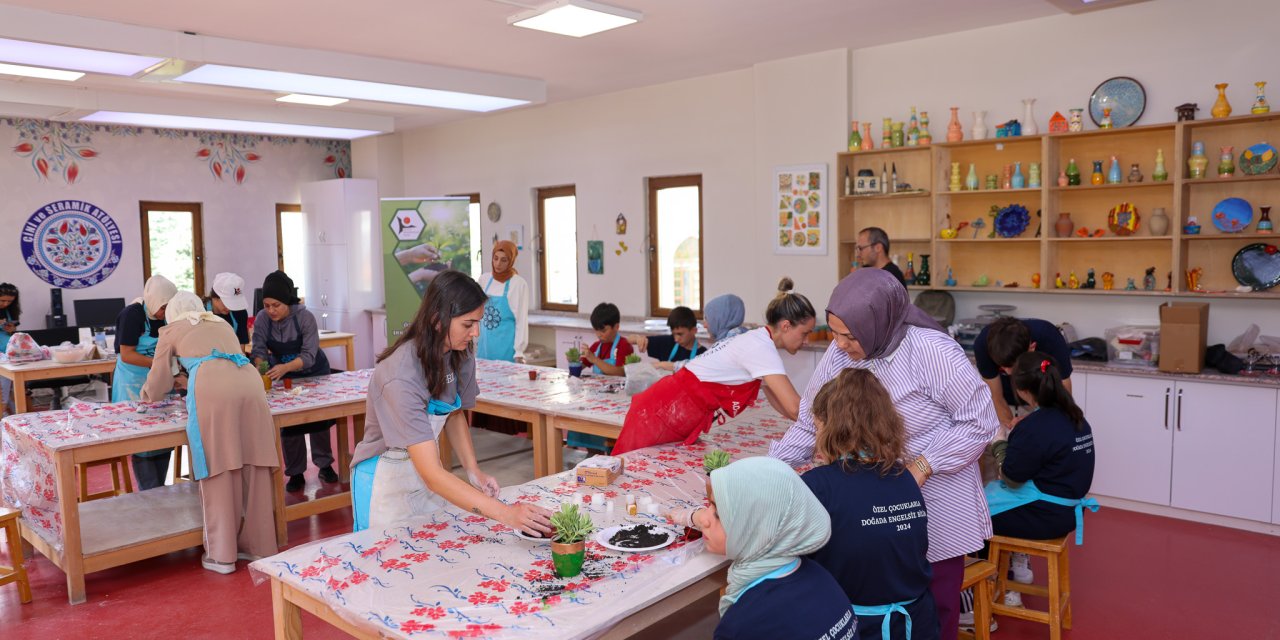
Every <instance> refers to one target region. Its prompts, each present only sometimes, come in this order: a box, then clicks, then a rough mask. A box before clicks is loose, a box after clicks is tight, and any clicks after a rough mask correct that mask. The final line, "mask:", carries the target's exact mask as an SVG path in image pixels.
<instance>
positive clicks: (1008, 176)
mask: <svg viewBox="0 0 1280 640" xmlns="http://www.w3.org/2000/svg"><path fill="white" fill-rule="evenodd" d="M1000 188H1001V189H1012V188H1013V165H1009V164H1006V165H1005V166H1004V180H1002V181H1001V182H1000Z"/></svg>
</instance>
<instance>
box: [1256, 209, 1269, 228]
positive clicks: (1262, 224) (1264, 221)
mask: <svg viewBox="0 0 1280 640" xmlns="http://www.w3.org/2000/svg"><path fill="white" fill-rule="evenodd" d="M1258 208H1259V209H1261V210H1262V214H1261V217H1259V218H1258V233H1261V234H1270V233H1271V232H1272V228H1271V207H1258Z"/></svg>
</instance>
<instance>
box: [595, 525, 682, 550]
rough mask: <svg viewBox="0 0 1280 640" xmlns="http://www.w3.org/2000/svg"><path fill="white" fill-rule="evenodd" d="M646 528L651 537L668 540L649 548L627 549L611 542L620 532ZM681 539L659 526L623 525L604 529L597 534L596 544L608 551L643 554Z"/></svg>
mask: <svg viewBox="0 0 1280 640" xmlns="http://www.w3.org/2000/svg"><path fill="white" fill-rule="evenodd" d="M644 527H647V528H648V533H649V534H650V535H651V536H652V535H655V534H656V535H657V536H666V539H665V540H663V541H662V542H658V543H656V544H650V545H648V546H642V547H626V546H621V545H619V544H614V543H611V542H609V540H611V539H613V537H614V536H615V535H616V534H618V533H619V532H623V531H624V530H626V531H636V530H638V529H641V528H644ZM679 537H680V536H679V535H678V534H677V533H676V532H674V531H671V530H670V529H664V528H662V527H659V526H657V525H652V524H622V525H617V526H613V527H609V528H607V529H602V530H601V531H600V533H597V534H596V542H599V543H600V546H602V547H604V548H606V549H612V550H614V551H625V552H627V553H641V552H644V551H656V550H658V549H661V548H663V547H666V546H669V545H670V544H671V543H673V542H675V541H676V540H677V539H678V538H679Z"/></svg>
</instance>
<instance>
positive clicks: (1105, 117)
mask: <svg viewBox="0 0 1280 640" xmlns="http://www.w3.org/2000/svg"><path fill="white" fill-rule="evenodd" d="M1098 128H1099V129H1110V128H1111V107H1103V108H1102V120H1101V121H1099V122H1098Z"/></svg>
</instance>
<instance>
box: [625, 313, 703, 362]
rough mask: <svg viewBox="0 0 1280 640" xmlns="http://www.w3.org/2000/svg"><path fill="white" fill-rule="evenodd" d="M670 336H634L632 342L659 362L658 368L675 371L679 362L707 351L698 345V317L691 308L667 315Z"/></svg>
mask: <svg viewBox="0 0 1280 640" xmlns="http://www.w3.org/2000/svg"><path fill="white" fill-rule="evenodd" d="M667 328H668V329H670V330H671V335H669V336H634V337H633V338H632V340H633V341H634V342H635V343H636V345H637V346H638V347H639V348H640V349H641V350H642V351H644V352H645V353H647V354H648V355H649V357H650V358H653V359H655V360H657V361H658V364H657V367H658V368H660V369H666V370H667V371H674V370H675V368H676V364H675V363H677V362H685V361H688V360H692V359H694V358H696V357H698V354H700V353H702V352H703V351H705V350H706V349H704V348H703V347H702V345H699V344H698V317H697V316H696V315H694V313H693V309H690V308H689V307H676V308H674V309H672V310H671V313H670V314H668V315H667Z"/></svg>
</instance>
